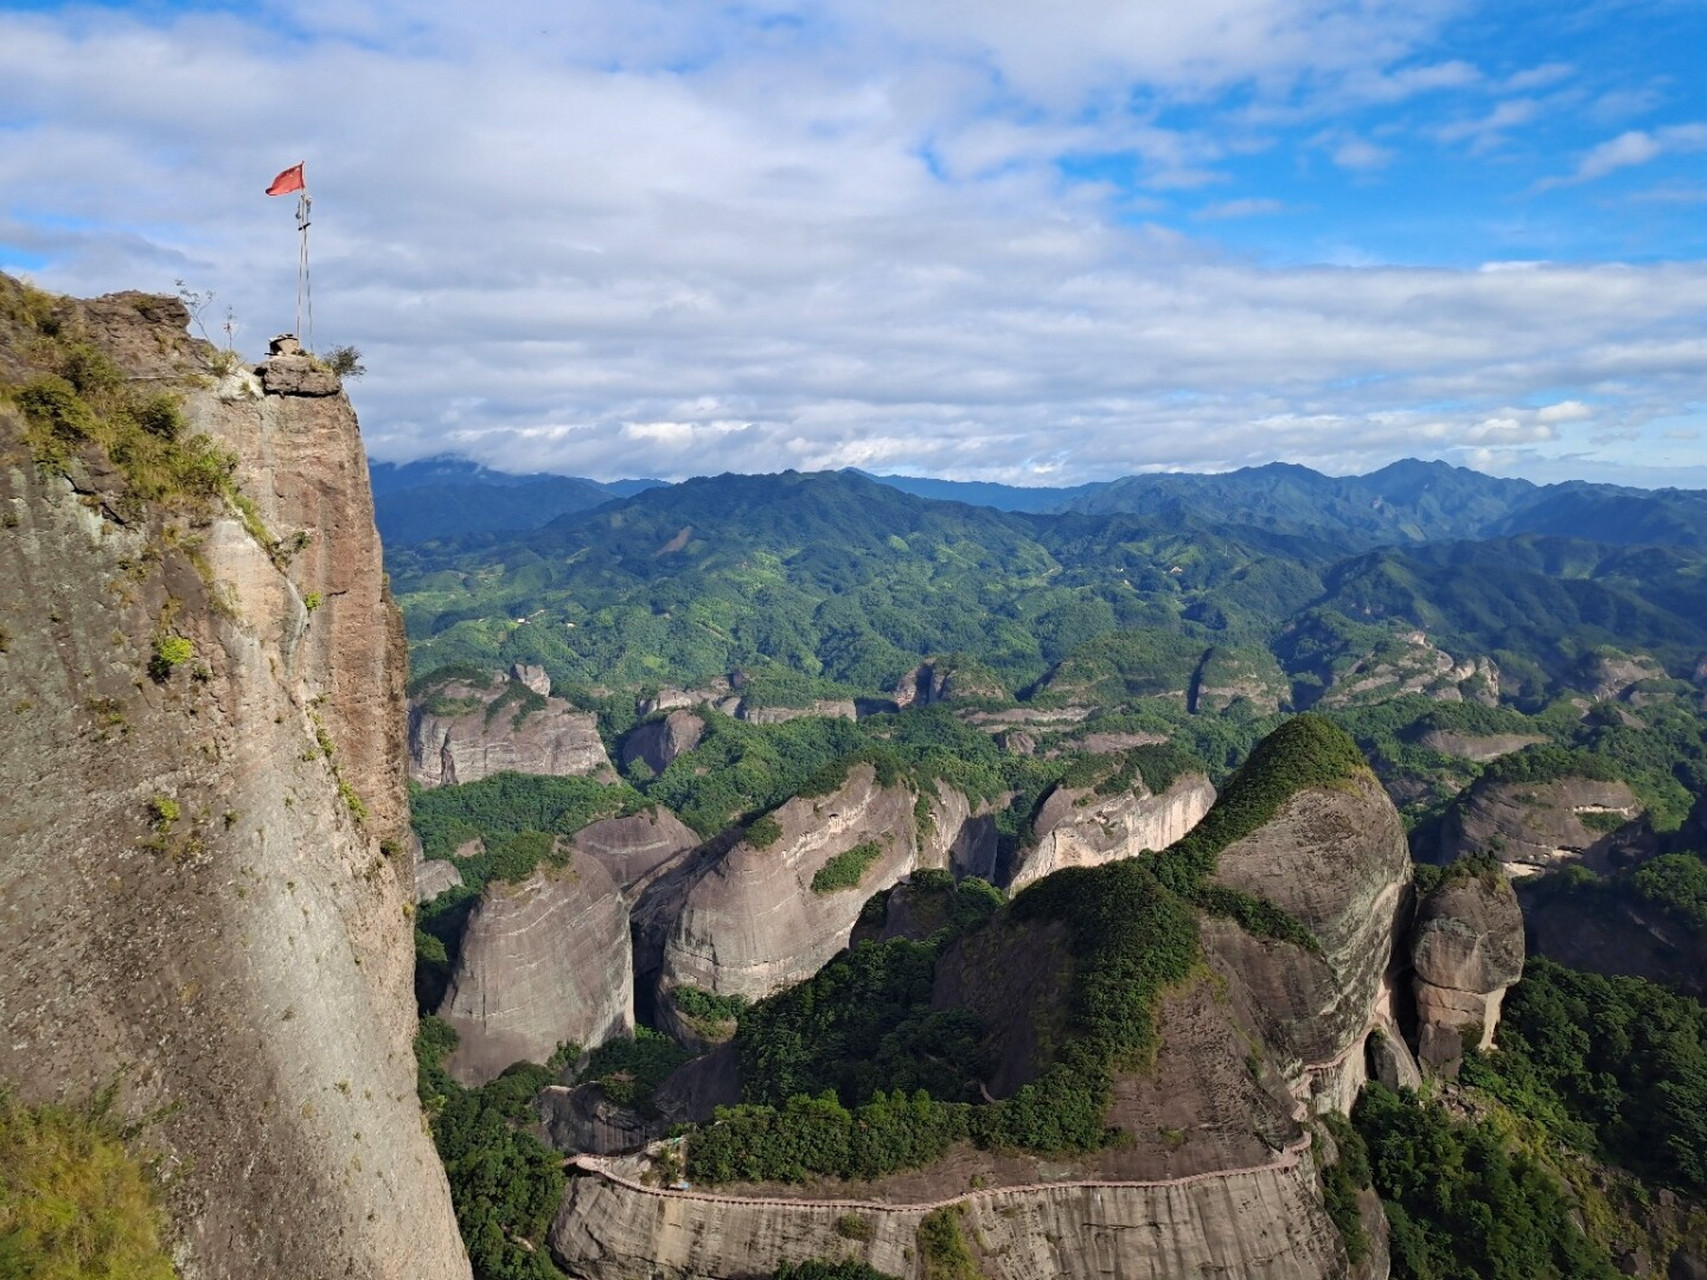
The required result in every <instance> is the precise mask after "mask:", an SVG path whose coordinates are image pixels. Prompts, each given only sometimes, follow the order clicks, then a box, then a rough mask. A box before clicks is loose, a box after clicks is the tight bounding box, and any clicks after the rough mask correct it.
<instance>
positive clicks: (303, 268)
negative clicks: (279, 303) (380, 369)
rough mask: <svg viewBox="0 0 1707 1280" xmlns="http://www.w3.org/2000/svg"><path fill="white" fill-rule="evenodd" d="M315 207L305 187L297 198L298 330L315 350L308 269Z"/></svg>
mask: <svg viewBox="0 0 1707 1280" xmlns="http://www.w3.org/2000/svg"><path fill="white" fill-rule="evenodd" d="M313 208H314V200H313V199H312V198H311V197H310V196H309V194H308V188H307V187H304V188H303V189H302V191H301V192H300V193H299V194H298V195H297V198H296V229H297V231H298V232H300V233H301V235H302V241H301V246H300V248H299V249H298V252H297V260H296V332H297V335H298V336H299V337H306V339H307V341H306V342H305V343H304V346H305V347H306V348H307V349H308V350H309V351H313V350H314V290H313V282H312V280H311V279H310V276H309V271H308V228H309V227H310V226H311V225H312V221H311V218H310V214H311V213H312V211H313ZM304 305H306V306H307V309H308V329H307V331H306V333H304V330H303V327H302V313H303V307H304Z"/></svg>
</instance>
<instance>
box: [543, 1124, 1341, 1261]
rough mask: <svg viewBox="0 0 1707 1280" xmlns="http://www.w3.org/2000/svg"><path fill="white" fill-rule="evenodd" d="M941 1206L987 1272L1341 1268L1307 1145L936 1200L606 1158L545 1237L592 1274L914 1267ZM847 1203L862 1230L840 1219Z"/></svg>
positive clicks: (572, 1191) (572, 1192) (574, 1189)
mask: <svg viewBox="0 0 1707 1280" xmlns="http://www.w3.org/2000/svg"><path fill="white" fill-rule="evenodd" d="M613 1163H616V1162H613ZM601 1167H603V1166H601ZM618 1176H620V1175H618ZM950 1204H952V1205H955V1206H958V1207H959V1208H960V1210H961V1213H962V1215H963V1216H962V1217H961V1220H960V1221H961V1232H962V1234H963V1235H964V1236H965V1238H966V1239H967V1240H968V1241H969V1242H971V1243H972V1244H973V1247H974V1248H975V1250H976V1251H977V1253H978V1255H979V1265H980V1267H981V1271H982V1274H983V1275H984V1276H986V1277H988V1280H1036V1278H1037V1277H1040V1276H1050V1277H1061V1278H1062V1280H1106V1278H1107V1277H1109V1276H1119V1277H1120V1278H1121V1280H1175V1278H1176V1277H1180V1276H1197V1275H1213V1276H1218V1277H1224V1278H1225V1280H1315V1278H1316V1277H1320V1278H1322V1280H1327V1278H1328V1277H1340V1276H1344V1275H1345V1274H1346V1270H1347V1264H1346V1258H1345V1253H1344V1251H1343V1250H1342V1248H1341V1246H1340V1243H1339V1237H1338V1236H1337V1234H1336V1233H1335V1232H1334V1230H1333V1228H1332V1226H1331V1225H1329V1224H1328V1222H1327V1219H1326V1215H1325V1214H1324V1212H1323V1210H1322V1207H1321V1193H1320V1191H1319V1190H1318V1189H1317V1186H1316V1176H1315V1171H1314V1168H1313V1166H1312V1164H1311V1162H1310V1160H1309V1158H1308V1156H1307V1154H1306V1146H1305V1144H1303V1143H1299V1144H1294V1145H1293V1146H1292V1147H1290V1148H1288V1149H1287V1150H1286V1151H1285V1152H1283V1153H1282V1154H1281V1156H1280V1158H1279V1159H1278V1160H1276V1161H1275V1162H1274V1163H1273V1164H1270V1165H1267V1166H1264V1167H1260V1168H1255V1169H1238V1170H1227V1171H1224V1172H1220V1173H1213V1174H1204V1175H1198V1176H1194V1177H1188V1178H1180V1179H1174V1180H1170V1181H1166V1182H1150V1183H1135V1182H1134V1183H1071V1184H1064V1185H1055V1186H1033V1187H1002V1188H995V1189H991V1190H987V1191H974V1192H970V1193H968V1194H966V1195H962V1196H958V1197H955V1198H953V1199H952V1200H945V1201H941V1202H937V1203H935V1204H909V1205H894V1204H877V1203H871V1202H862V1201H836V1200H828V1201H795V1200H768V1201H767V1200H759V1199H740V1198H736V1197H722V1196H711V1195H705V1194H702V1193H696V1192H678V1191H668V1190H658V1189H652V1188H647V1187H642V1186H639V1185H638V1184H636V1183H634V1182H633V1181H631V1180H624V1181H617V1180H616V1179H615V1178H614V1177H613V1176H612V1174H611V1173H610V1172H608V1171H607V1172H601V1173H598V1174H593V1175H591V1176H586V1177H579V1178H576V1179H574V1180H573V1181H572V1182H571V1183H570V1186H569V1190H568V1192H567V1194H566V1195H565V1196H564V1200H563V1205H562V1207H561V1208H560V1209H559V1211H558V1214H557V1217H556V1219H555V1221H554V1222H553V1223H552V1226H551V1232H550V1235H549V1237H548V1240H549V1244H550V1248H551V1252H552V1255H553V1256H554V1257H555V1258H556V1259H557V1260H558V1262H559V1263H561V1264H562V1265H563V1266H564V1267H566V1268H567V1269H568V1271H569V1273H570V1274H571V1275H574V1276H580V1277H586V1278H587V1280H627V1278H628V1277H630V1276H634V1275H647V1276H653V1277H659V1278H660V1280H722V1278H724V1277H732V1276H755V1275H764V1274H768V1273H769V1272H771V1271H774V1270H775V1269H776V1268H777V1267H778V1266H779V1265H781V1264H782V1263H784V1262H800V1261H803V1260H805V1259H807V1258H813V1257H829V1258H842V1257H846V1258H858V1259H862V1260H864V1261H865V1262H867V1263H869V1264H870V1265H871V1266H873V1267H875V1268H876V1269H877V1270H879V1271H884V1272H888V1273H889V1274H891V1275H896V1276H902V1277H908V1278H911V1277H918V1276H922V1275H923V1274H924V1273H923V1269H922V1262H921V1260H920V1259H919V1257H918V1250H917V1247H916V1245H915V1232H916V1231H917V1230H918V1226H919V1223H920V1222H921V1221H922V1220H923V1219H924V1217H925V1215H926V1214H927V1213H929V1212H931V1211H932V1210H933V1209H935V1208H939V1207H943V1206H946V1205H950ZM849 1214H854V1215H856V1216H858V1217H860V1218H862V1219H864V1220H865V1223H866V1225H867V1226H869V1227H870V1229H871V1239H869V1240H867V1241H854V1240H848V1239H846V1238H844V1237H843V1235H842V1234H840V1233H838V1231H837V1230H836V1226H837V1223H838V1221H839V1220H841V1219H842V1218H844V1217H846V1216H847V1215H849Z"/></svg>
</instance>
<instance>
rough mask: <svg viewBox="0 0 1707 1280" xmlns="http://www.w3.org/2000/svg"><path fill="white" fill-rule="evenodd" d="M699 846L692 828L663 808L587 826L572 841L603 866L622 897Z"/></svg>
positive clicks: (636, 889)
mask: <svg viewBox="0 0 1707 1280" xmlns="http://www.w3.org/2000/svg"><path fill="white" fill-rule="evenodd" d="M698 843H699V836H698V835H696V834H695V833H694V830H693V828H692V827H690V826H688V825H687V824H686V823H685V822H683V821H682V820H681V819H680V818H678V817H676V815H675V814H673V813H671V812H670V811H669V810H668V809H666V808H664V807H663V806H662V805H659V806H657V807H655V808H651V809H644V810H642V811H641V812H639V813H631V814H629V815H628V816H627V817H626V818H605V819H603V820H602V821H599V822H593V823H589V824H588V825H586V826H584V827H582V828H581V829H580V830H579V831H577V832H576V833H575V837H574V840H573V844H574V846H575V847H576V848H577V849H579V850H580V851H581V852H582V853H585V854H587V855H588V856H590V857H592V858H594V859H595V860H596V861H598V862H599V863H600V864H602V865H603V866H604V868H605V870H606V871H608V872H609V873H610V875H611V878H612V879H613V880H615V881H616V883H617V884H618V885H619V886H620V887H621V888H622V890H623V892H624V893H632V892H637V891H638V890H639V889H640V888H641V887H642V886H643V885H644V884H645V882H646V881H647V880H649V879H650V877H652V876H653V875H654V874H655V873H657V872H658V871H659V870H660V869H661V868H664V867H666V866H668V865H669V864H670V862H671V861H672V860H674V859H675V858H678V857H680V856H681V855H682V854H684V853H686V852H687V851H688V850H689V849H692V848H693V847H694V846H695V845H697V844H698Z"/></svg>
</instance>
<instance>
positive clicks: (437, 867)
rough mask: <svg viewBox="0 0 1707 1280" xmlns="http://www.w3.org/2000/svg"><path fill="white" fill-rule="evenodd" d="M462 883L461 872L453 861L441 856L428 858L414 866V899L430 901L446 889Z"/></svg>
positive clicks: (456, 886)
mask: <svg viewBox="0 0 1707 1280" xmlns="http://www.w3.org/2000/svg"><path fill="white" fill-rule="evenodd" d="M461 884H462V872H460V871H458V870H457V869H456V864H455V863H454V862H448V861H446V860H445V859H443V858H429V859H426V860H424V861H423V862H422V863H421V864H420V865H419V866H417V867H416V868H415V901H416V902H431V901H432V900H433V899H434V898H436V897H438V896H439V895H440V894H441V893H443V892H444V891H445V890H447V889H455V888H458V887H460V886H461Z"/></svg>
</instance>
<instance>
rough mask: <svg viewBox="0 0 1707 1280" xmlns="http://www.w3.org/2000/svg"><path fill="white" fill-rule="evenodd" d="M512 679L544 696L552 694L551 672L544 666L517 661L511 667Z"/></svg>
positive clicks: (547, 696)
mask: <svg viewBox="0 0 1707 1280" xmlns="http://www.w3.org/2000/svg"><path fill="white" fill-rule="evenodd" d="M510 679H512V680H514V681H516V683H518V684H520V685H522V686H523V687H525V688H528V689H532V690H533V691H534V692H535V693H537V694H538V695H539V696H540V697H542V698H549V697H550V696H551V673H550V672H548V671H547V670H546V669H545V668H544V667H538V666H531V665H529V664H527V663H523V662H517V663H514V664H512V665H511V667H510Z"/></svg>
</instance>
